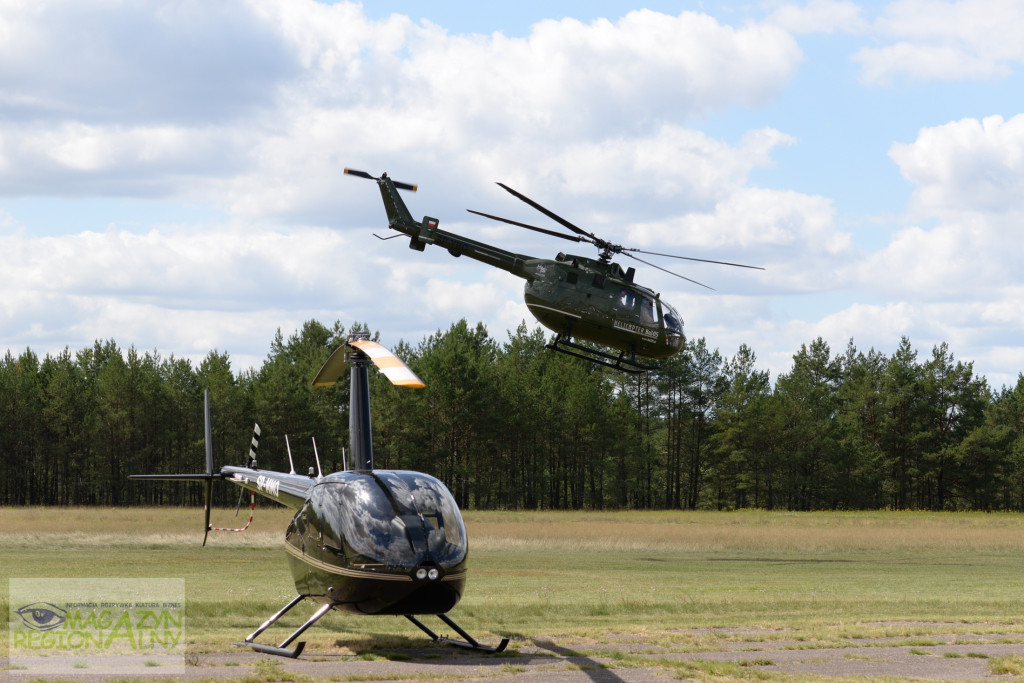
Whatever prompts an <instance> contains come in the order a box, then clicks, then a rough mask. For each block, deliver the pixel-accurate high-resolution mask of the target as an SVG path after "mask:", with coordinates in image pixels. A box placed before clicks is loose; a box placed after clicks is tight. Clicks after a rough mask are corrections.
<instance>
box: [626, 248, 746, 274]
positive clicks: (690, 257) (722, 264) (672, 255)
mask: <svg viewBox="0 0 1024 683" xmlns="http://www.w3.org/2000/svg"><path fill="white" fill-rule="evenodd" d="M622 250H623V251H632V252H635V253H637V254H650V255H651V256H665V257H667V258H679V259H685V260H687V261H700V262H701V263H717V264H718V265H720V266H736V267H737V268H752V269H753V270H764V268H762V267H761V266H748V265H745V264H743V263H729V262H728V261H712V260H710V259H706V258H694V257H692V256H679V255H678V254H662V253H660V252H657V251H644V250H643V249H632V248H630V247H623V248H622Z"/></svg>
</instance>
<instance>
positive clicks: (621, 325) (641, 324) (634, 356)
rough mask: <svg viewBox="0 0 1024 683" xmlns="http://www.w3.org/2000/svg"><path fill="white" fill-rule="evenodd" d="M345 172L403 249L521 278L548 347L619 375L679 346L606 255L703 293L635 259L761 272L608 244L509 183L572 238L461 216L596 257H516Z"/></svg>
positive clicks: (657, 299) (383, 181)
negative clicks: (362, 185) (374, 195)
mask: <svg viewBox="0 0 1024 683" xmlns="http://www.w3.org/2000/svg"><path fill="white" fill-rule="evenodd" d="M345 173H348V174H350V175H354V176H357V177H360V178H367V179H369V180H374V181H376V183H377V185H378V186H379V187H380V193H381V197H382V198H383V199H384V209H385V211H386V212H387V216H388V227H389V228H393V229H394V230H397V231H398V232H401V233H404V234H406V235H408V236H409V238H410V241H409V248H410V249H415V250H417V251H423V250H424V249H425V248H426V245H428V244H434V245H437V246H439V247H442V248H444V249H447V250H448V252H449V253H450V254H451V255H452V256H456V257H457V256H462V255H463V254H465V255H466V256H468V257H470V258H472V259H474V260H477V261H481V262H483V263H486V264H487V265H490V266H494V267H496V268H501V269H502V270H506V271H508V272H510V273H512V274H513V275H516V276H518V277H521V278H523V279H525V280H526V287H525V290H524V298H525V301H526V307H527V308H528V309H529V310H530V313H532V314H533V315H534V317H536V318H537V320H539V321H540V322H541V324H543V325H544V326H545V327H547V328H548V329H550V330H552V331H553V332H555V340H554V341H553V342H552V343H550V344H548V348H550V349H553V350H555V351H559V352H561V353H566V354H569V355H571V356H576V357H578V358H583V359H584V360H588V361H591V362H593V363H598V364H600V365H605V366H608V367H611V368H615V369H617V370H622V371H625V372H632V373H639V372H644V371H647V370H652V369H654V368H655V367H657V366H654V365H650V364H648V363H644V362H643V361H641V360H640V357H642V358H648V359H664V358H669V357H671V356H673V355H675V354H676V353H678V352H679V350H680V349H681V348H682V347H683V341H684V337H683V319H682V318H681V317H680V316H679V313H677V312H676V309H675V308H673V307H672V306H671V305H670V304H669V303H668V302H667V301H664V300H662V299H661V296H660V295H659V294H658V293H656V292H654V291H653V290H651V289H649V288H647V287H643V286H641V285H638V284H637V283H636V282H634V280H633V278H634V275H635V273H636V269H635V268H633V267H630V268H627V269H623V268H622V266H620V265H619V264H618V263H614V262H612V256H613V255H615V254H622V255H623V256H628V257H629V258H632V259H634V260H636V261H639V262H640V263H643V264H645V265H648V266H651V267H652V268H657V269H658V270H661V271H664V272H666V273H669V274H670V275H674V276H676V277H679V278H682V279H683V280H686V281H688V282H692V283H694V284H696V285H700V286H701V287H705V288H707V289H712V288H711V287H708V286H707V285H705V284H703V283H701V282H697V281H696V280H692V279H690V278H688V277H685V276H683V275H679V274H678V273H673V272H672V271H670V270H666V269H665V268H662V267H661V266H658V265H655V264H653V263H650V262H648V261H645V260H643V259H641V258H640V257H638V256H636V255H635V254H647V255H651V256H663V257H668V258H677V259H685V260H687V261H699V262H702V263H715V264H719V265H724V266H735V267H738V268H752V269H755V270H764V269H763V268H760V267H758V266H748V265H744V264H741V263H728V262H726V261H711V260H708V259H700V258H692V257H689V256H676V255H674V254H662V253H659V252H654V251H644V250H642V249H634V248H631V247H623V246H621V245H618V244H613V243H612V242H609V241H607V240H604V239H602V238H600V237H598V236H597V235H595V234H594V233H592V232H587V231H586V230H583V229H582V228H580V227H577V226H576V225H573V224H572V223H570V222H569V221H567V220H565V219H564V218H562V217H561V216H559V215H557V214H555V213H554V212H552V211H550V210H548V209H546V208H544V207H543V206H541V205H540V204H538V203H537V202H535V201H533V200H532V199H530V198H529V197H527V196H525V195H523V194H520V193H519V192H517V191H515V190H513V189H512V188H511V187H509V186H508V185H505V184H504V183H498V185H499V186H500V187H501V188H502V189H504V190H505V191H507V192H508V193H509V194H511V195H512V196H514V197H516V198H517V199H520V200H521V201H523V202H526V203H527V204H529V205H530V206H532V207H533V208H534V209H537V210H538V211H540V212H541V213H543V214H544V215H545V216H547V217H548V218H550V219H552V220H554V221H555V222H556V223H559V224H560V225H562V226H563V227H565V228H568V229H569V230H570V231H572V233H573V234H571V235H570V234H566V233H563V232H558V231H556V230H549V229H547V228H540V227H537V226H534V225H529V224H527V223H520V222H519V221H514V220H510V219H508V218H501V217H500V216H494V215H491V214H488V213H483V212H481V211H474V210H472V209H468V211H469V212H470V213H473V214H476V215H478V216H483V217H484V218H489V219H491V220H495V221H501V222H503V223H508V224H509V225H514V226H517V227H520V228H526V229H527V230H533V231H535V232H539V233H543V234H545V235H550V236H552V237H558V238H561V239H564V240H569V241H572V242H586V243H588V244H592V245H594V246H595V247H597V249H598V257H597V259H593V258H588V257H586V256H577V255H573V254H564V253H559V254H558V255H557V256H555V258H554V259H544V258H535V257H533V256H526V255H524V254H516V253H513V252H510V251H506V250H504V249H500V248H498V247H494V246H491V245H489V244H484V243H482V242H477V241H475V240H471V239H468V238H466V237H462V236H460V235H456V234H454V233H451V232H447V231H444V230H440V229H438V224H439V221H438V219H437V218H432V217H430V216H424V218H423V220H422V221H416V220H415V219H413V217H412V214H411V213H410V212H409V209H408V207H406V205H405V202H404V201H402V198H401V197H400V196H399V194H398V190H411V191H413V192H415V191H416V186H415V185H411V184H409V183H402V182H398V181H395V180H392V179H391V178H389V177H388V174H387V173H383V174H381V176H380V177H379V178H378V177H374V176H372V175H370V174H369V173H367V172H365V171H356V170H353V169H349V168H346V169H345ZM394 237H398V235H394ZM381 239H390V238H381ZM574 339H575V340H576V341H574ZM580 340H583V341H586V342H590V343H592V344H596V345H599V346H601V347H605V348H607V349H613V350H615V351H618V353H617V354H616V353H609V351H607V350H605V349H603V348H595V347H594V346H587V345H585V344H582V343H580Z"/></svg>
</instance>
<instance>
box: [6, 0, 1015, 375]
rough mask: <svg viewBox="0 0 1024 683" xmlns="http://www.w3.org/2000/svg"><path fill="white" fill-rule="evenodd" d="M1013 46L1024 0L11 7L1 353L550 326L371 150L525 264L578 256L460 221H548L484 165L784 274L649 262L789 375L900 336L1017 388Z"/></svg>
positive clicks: (682, 307)
mask: <svg viewBox="0 0 1024 683" xmlns="http://www.w3.org/2000/svg"><path fill="white" fill-rule="evenodd" d="M1022 35H1024V2H1021V0H960V1H958V2H951V1H944V0H894V1H892V2H841V1H836V0H810V1H808V2H786V1H785V0H779V1H773V0H770V1H768V2H728V1H722V2H660V1H659V2H649V3H646V4H641V3H639V2H619V1H614V0H606V1H603V2H594V1H588V2H582V1H581V2H550V1H545V2H538V1H533V0H522V1H520V2H516V3H480V2H429V1H418V2H411V1H409V2H404V1H401V2H400V1H395V2H375V3H368V4H366V5H361V4H358V3H350V2H335V3H324V2H315V1H314V0H249V1H242V0H221V1H219V2H215V3H211V2H204V1H201V0H151V1H148V2H147V1H143V0H140V1H133V0H33V2H24V1H22V0H0V353H2V352H3V349H7V350H9V351H10V352H11V353H12V354H14V355H18V354H20V353H21V352H23V351H24V350H25V349H26V348H31V349H32V350H33V351H34V352H36V353H37V354H39V355H40V356H42V355H45V354H48V353H49V354H56V353H59V352H61V351H62V350H63V349H64V348H70V349H71V351H72V352H74V351H77V350H79V349H82V348H86V347H89V346H92V344H93V343H94V342H95V341H97V340H107V339H113V340H115V341H116V342H117V343H118V344H119V345H120V346H121V347H122V348H127V347H129V346H134V347H136V348H137V349H139V350H140V351H157V352H159V353H160V354H161V355H162V356H163V357H165V358H166V357H169V356H171V355H173V356H175V357H178V358H190V359H193V360H194V361H195V362H196V363H198V362H199V361H201V360H202V359H203V358H204V357H205V356H206V355H207V354H208V353H209V352H210V351H211V350H217V351H219V352H227V353H228V354H229V355H230V358H231V362H232V367H233V368H234V369H235V370H236V371H238V372H241V371H243V370H245V369H246V368H249V367H255V368H258V367H259V366H260V365H261V364H262V363H263V361H264V359H265V358H266V357H267V354H268V352H269V348H270V343H271V341H272V340H273V338H274V335H275V332H276V331H277V330H278V329H280V330H281V331H282V333H283V334H284V335H285V336H288V335H290V334H292V333H294V332H295V331H296V330H298V329H299V328H300V327H301V325H302V323H303V322H304V321H306V320H310V319H317V320H320V321H321V322H324V323H326V324H331V323H333V322H334V321H336V320H340V321H341V322H342V324H344V325H345V326H346V327H349V326H351V325H352V324H353V323H354V322H365V323H367V324H368V325H369V326H370V328H371V329H374V330H379V331H380V333H381V341H382V342H383V343H385V344H387V345H394V344H395V343H397V342H398V341H399V340H405V341H407V342H409V343H410V344H413V345H416V344H417V343H419V342H420V341H422V340H423V339H424V338H425V337H426V336H428V335H430V334H432V333H434V332H436V331H438V330H442V331H443V330H446V329H448V328H449V327H450V326H451V324H452V323H454V322H456V321H457V320H459V319H460V318H465V319H466V320H467V321H469V322H470V323H471V324H475V323H476V322H483V323H484V324H485V325H486V327H487V329H488V331H489V333H490V335H491V336H492V338H494V339H496V340H497V341H499V342H503V341H505V340H506V339H507V338H508V337H507V331H509V330H512V331H514V330H515V328H516V327H517V326H518V325H519V324H520V322H522V321H524V320H525V321H526V322H527V324H528V325H529V326H530V328H531V329H532V328H533V327H534V326H535V325H536V322H535V321H534V320H533V319H532V317H531V316H530V313H529V312H528V310H527V309H526V307H525V305H524V303H523V299H522V294H523V291H522V290H523V281H522V280H520V279H518V278H516V277H515V276H513V275H511V274H509V273H505V272H502V271H499V270H495V269H493V268H489V267H487V266H485V265H483V264H480V263H476V262H474V261H471V260H469V259H467V258H460V259H453V258H452V257H451V256H450V255H449V254H448V253H447V252H446V251H444V250H441V249H436V248H432V247H428V248H427V250H426V251H425V252H422V253H420V252H417V251H413V250H410V249H408V248H407V246H408V244H407V243H408V241H407V240H405V239H394V240H388V241H383V240H380V239H377V237H375V234H376V235H380V236H387V235H386V233H387V232H388V228H387V220H386V217H385V214H384V210H383V205H382V203H381V200H380V194H379V192H378V190H377V188H376V186H375V185H374V184H373V183H371V182H369V181H366V180H363V179H359V178H355V177H352V176H346V175H344V174H343V171H344V169H345V168H346V167H351V168H356V169H361V170H365V171H368V172H370V173H372V174H374V175H379V174H380V173H381V172H388V174H389V175H391V176H392V177H394V178H396V179H399V180H403V181H407V182H410V183H415V184H417V185H418V188H419V189H418V191H417V192H416V193H414V194H413V193H405V195H404V197H405V200H406V203H407V204H408V206H409V208H410V210H411V211H412V214H413V215H414V216H417V217H420V216H424V215H430V216H434V217H437V218H439V219H440V221H441V227H442V228H444V229H447V230H450V231H453V232H457V233H459V234H463V235H465V236H467V237H471V238H473V239H477V240H482V241H485V242H489V243H493V244H496V245H498V246H501V247H503V248H505V249H508V250H511V251H515V252H519V253H523V254H528V255H531V256H536V257H553V256H554V254H555V253H557V252H558V251H562V250H566V245H565V243H563V242H561V241H560V240H556V239H553V238H550V237H548V236H545V235H541V234H537V233H532V232H528V231H525V230H521V229H517V228H514V227H512V226H508V225H504V224H499V223H494V222H490V221H487V220H485V219H483V218H480V217H477V216H474V215H472V214H469V213H467V212H466V209H476V210H480V211H485V212H488V213H493V214H497V215H501V216H505V217H508V218H511V219H514V220H519V221H524V222H528V223H531V224H534V225H540V226H542V227H548V228H554V227H557V226H556V225H553V224H551V222H550V221H548V219H546V218H545V217H544V216H542V215H540V214H539V213H537V212H535V211H533V210H532V209H530V207H528V206H526V205H525V204H523V203H521V202H519V201H517V200H516V199H514V198H513V197H511V196H510V195H508V194H506V193H505V192H504V191H503V190H502V189H501V188H500V187H498V186H497V185H496V184H495V183H496V182H504V183H506V184H508V185H510V186H512V187H514V188H515V189H517V190H518V191H520V192H522V193H524V194H526V195H528V196H529V197H531V198H532V199H534V200H536V201H537V202H539V203H541V204H543V205H544V206H546V207H548V208H549V209H551V210H552V211H554V212H556V213H558V214H559V215H561V216H563V217H565V218H567V219H568V220H570V221H572V222H573V223H575V224H576V225H579V226H582V227H585V228H586V229H588V230H590V231H591V232H594V233H596V234H597V235H599V236H601V237H603V238H604V239H607V240H609V241H611V242H615V243H618V244H623V245H627V246H632V247H637V248H640V249H646V250H651V251H660V252H670V253H674V254H680V255H684V256H691V257H696V258H708V259H715V260H725V261H732V262H740V263H746V264H753V265H758V266H763V267H764V268H765V270H763V271H756V270H745V269H738V268H729V267H724V266H716V265H709V264H695V263H690V262H685V261H672V260H668V259H662V260H657V261H656V262H657V264H658V265H660V266H663V267H666V268H670V269H673V270H675V271H676V272H678V273H680V274H682V275H685V276H686V277H690V278H693V279H696V280H699V281H700V282H703V283H705V284H707V285H709V286H710V287H712V288H714V289H713V290H708V289H703V288H700V287H697V286H695V285H693V284H691V283H688V282H686V281H684V280H682V279H679V278H675V277H673V276H671V275H669V274H667V273H664V272H662V271H659V270H657V269H654V268H649V267H647V266H643V265H641V264H633V265H639V268H638V270H637V276H636V280H637V282H639V283H640V284H644V285H646V286H649V287H651V288H652V289H654V290H655V291H657V292H659V293H660V294H661V297H662V299H664V300H666V301H668V302H670V303H671V304H672V305H673V306H674V307H675V308H676V309H677V310H678V311H679V312H680V314H681V315H682V317H683V319H684V322H685V329H686V333H687V335H688V337H690V338H693V339H696V338H701V337H703V338H704V339H705V340H706V343H707V345H708V346H709V347H710V348H712V349H718V350H719V351H720V352H721V353H722V355H723V356H725V357H726V358H729V357H731V356H732V355H734V354H735V353H736V352H737V351H738V349H739V347H740V345H741V344H746V345H747V346H749V347H750V348H751V349H752V350H753V351H754V353H755V354H756V356H757V366H758V367H759V368H760V369H765V370H769V371H770V372H771V375H772V377H773V378H774V377H777V376H778V375H779V374H780V373H784V372H787V371H788V370H789V369H790V368H791V366H792V358H793V354H794V353H796V352H797V351H799V349H800V347H801V345H808V346H809V345H810V344H811V343H812V342H813V341H814V340H816V339H817V338H819V337H820V338H822V339H824V340H825V341H826V342H828V343H829V345H830V347H831V349H832V351H833V354H840V353H843V352H844V351H845V349H846V347H847V344H848V343H849V342H850V341H851V340H853V343H854V345H855V346H856V347H857V349H858V350H860V351H863V352H867V351H868V350H869V349H872V348H873V349H875V350H877V351H880V352H882V353H884V354H886V355H892V353H894V352H895V350H896V349H897V347H898V346H899V343H900V340H901V338H902V337H904V336H905V337H907V338H908V339H909V340H910V342H911V344H912V346H913V347H914V348H915V349H916V350H917V351H918V354H919V355H918V360H919V362H924V361H926V360H927V359H928V358H930V357H931V353H932V349H933V348H934V347H935V346H936V345H939V344H942V343H947V344H948V345H949V351H950V352H952V354H953V355H954V357H955V358H956V359H957V360H961V361H964V362H970V363H973V367H974V371H975V373H976V374H978V375H980V376H984V377H986V378H987V379H988V381H989V384H990V385H991V386H992V387H993V388H996V389H998V388H1000V387H1002V386H1004V385H1012V384H1014V383H1015V382H1016V380H1017V377H1018V375H1019V374H1020V373H1021V371H1024V275H1022V270H1021V268H1020V264H1021V263H1022V262H1024V258H1022V257H1024V246H1022V245H1024V241H1022V240H1021V239H1020V234H1021V225H1022V223H1024V221H1022V218H1024V41H1022V40H1021V39H1020V36H1022ZM392 234H397V233H394V232H393V231H392ZM586 248H587V247H586V245H579V246H570V250H571V251H573V252H574V253H581V254H582V255H588V256H593V254H588V253H586V252H585V251H583V250H584V249H586ZM652 260H654V258H652ZM624 265H630V264H628V263H627V264H624Z"/></svg>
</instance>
